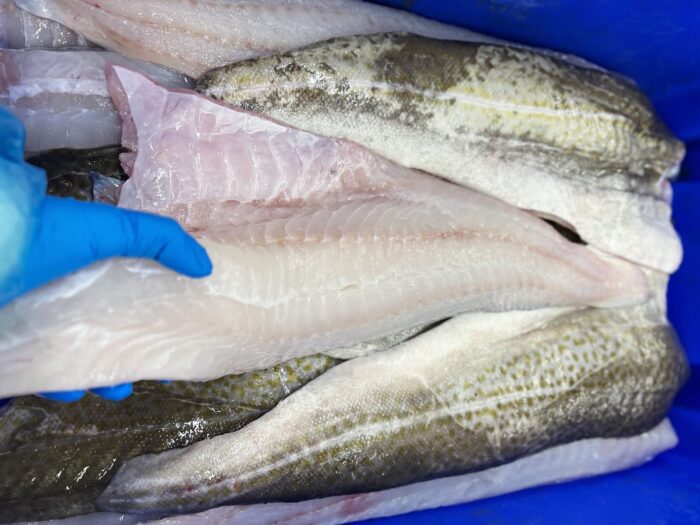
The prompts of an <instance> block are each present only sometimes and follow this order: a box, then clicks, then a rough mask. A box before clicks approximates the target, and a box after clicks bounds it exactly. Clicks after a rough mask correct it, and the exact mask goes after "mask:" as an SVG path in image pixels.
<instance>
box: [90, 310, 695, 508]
mask: <svg viewBox="0 0 700 525" xmlns="http://www.w3.org/2000/svg"><path fill="white" fill-rule="evenodd" d="M661 299H662V300H663V298H661ZM537 316H539V318H538V317H537ZM548 316H549V318H548ZM528 327H529V328H530V330H529V331H528V330H527V328H528ZM474 333H478V334H479V336H477V337H475V336H474V335H473V334H474ZM687 373H688V365H687V362H686V360H685V357H684V355H683V352H682V349H681V348H680V346H679V345H678V342H677V339H676V338H675V334H674V332H673V329H672V328H671V327H670V326H669V325H668V324H667V321H666V319H665V316H664V315H663V308H662V307H659V306H658V305H657V304H656V301H651V302H648V303H646V304H644V305H641V306H635V307H628V308H619V309H613V310H600V309H584V310H582V311H576V312H570V313H566V314H563V315H559V316H556V317H555V318H554V319H552V318H551V314H550V313H545V312H544V311H542V310H540V311H534V312H506V313H493V314H471V315H467V316H462V317H458V318H455V319H452V320H450V321H447V322H446V323H444V324H442V325H440V326H439V327H437V328H435V329H433V330H431V331H429V332H427V333H425V334H423V335H421V336H418V337H417V338H415V339H413V340H411V341H409V342H407V343H404V344H402V345H400V346H398V347H396V348H394V349H390V350H387V351H384V352H380V353H377V354H373V355H371V356H368V357H363V358H358V359H354V360H351V361H347V362H345V363H342V364H340V365H338V366H336V367H334V368H333V369H331V370H329V371H328V372H326V373H325V374H323V375H322V376H320V377H318V378H316V379H315V380H314V381H312V382H310V383H308V384H307V385H306V386H304V388H302V389H300V390H298V391H297V392H295V393H294V394H292V395H291V396H289V397H288V398H286V399H285V400H284V401H282V402H281V403H280V404H278V405H277V406H276V407H275V408H274V409H273V410H272V411H270V412H268V413H267V414H265V415H263V416H262V417H261V418H259V419H257V420H256V421H253V422H252V423H250V424H248V425H247V426H246V427H244V428H242V429H241V430H238V431H236V432H233V433H230V434H225V435H221V436H217V437H214V438H212V439H209V440H206V441H201V442H199V443H195V444H193V445H191V446H188V447H185V448H183V449H178V450H169V451H165V452H162V453H159V454H152V455H144V456H140V457H137V458H134V459H132V460H130V461H128V462H127V463H126V464H125V465H124V466H123V467H122V468H121V469H120V470H119V472H118V473H117V475H116V476H115V477H114V478H112V481H111V483H110V485H108V487H107V489H106V490H105V492H104V493H103V494H102V496H100V499H99V500H98V503H97V504H98V507H100V508H103V509H105V510H117V511H121V512H127V513H128V512H135V513H138V512H151V513H172V512H183V511H185V512H187V511H193V510H201V509H203V508H208V507H211V506H216V505H221V504H224V503H238V504H248V503H267V502H272V501H301V500H309V499H313V498H319V497H326V496H336V495H348V494H353V493H362V492H367V491H374V490H382V489H386V488H391V487H395V486H401V485H406V484H408V483H413V482H417V481H423V480H426V479H431V478H435V477H443V476H449V475H457V474H463V473H466V472H470V471H477V470H483V469H485V468H489V467H492V466H496V465H499V464H505V463H509V462H511V461H514V460H516V459H519V458H521V457H523V456H526V455H529V454H533V453H535V452H539V451H541V450H544V449H546V448H549V447H552V446H556V445H559V444H563V443H567V442H572V441H577V440H580V439H585V438H592V437H626V436H631V435H636V434H639V433H640V432H644V431H647V430H649V429H651V428H653V427H654V426H655V425H656V424H658V423H659V422H660V421H661V420H662V419H663V417H664V416H665V414H666V411H667V410H668V408H669V407H670V404H671V402H672V400H673V398H674V396H675V394H676V392H677V391H678V389H679V388H680V386H681V385H682V384H683V382H684V381H685V379H686V378H687Z"/></svg>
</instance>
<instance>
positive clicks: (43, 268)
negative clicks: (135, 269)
mask: <svg viewBox="0 0 700 525" xmlns="http://www.w3.org/2000/svg"><path fill="white" fill-rule="evenodd" d="M111 257H141V258H148V259H153V260H155V261H158V262H160V263H161V264H163V265H164V266H167V267H168V268H171V269H172V270H175V271H176V272H179V273H182V274H184V275H187V276H189V277H205V276H207V275H209V274H210V273H211V271H212V264H211V261H210V260H209V256H208V255H207V253H206V250H204V248H202V247H201V246H200V245H199V244H198V243H197V241H195V240H194V239H193V238H192V237H191V236H190V235H189V234H188V233H187V232H185V230H183V229H182V227H181V226H180V225H179V224H178V223H177V222H175V221H174V220H172V219H168V218H165V217H159V216H156V215H151V214H148V213H141V212H136V211H131V210H125V209H121V208H116V207H114V206H110V205H106V204H98V203H90V202H80V201H76V200H73V199H63V198H57V197H46V198H45V199H44V202H43V203H42V206H41V211H40V217H39V222H38V229H37V231H36V234H35V236H34V239H33V240H32V242H31V243H30V246H29V249H28V252H27V254H26V257H25V261H26V263H25V265H24V272H23V273H24V287H23V288H24V291H28V290H30V289H32V288H35V287H37V286H40V285H42V284H44V283H46V282H48V281H51V280H53V279H56V278H58V277H61V276H63V275H66V274H68V273H71V272H73V271H75V270H78V269H80V268H82V267H85V266H88V265H90V264H92V263H93V262H96V261H99V260H102V259H108V258H111Z"/></svg>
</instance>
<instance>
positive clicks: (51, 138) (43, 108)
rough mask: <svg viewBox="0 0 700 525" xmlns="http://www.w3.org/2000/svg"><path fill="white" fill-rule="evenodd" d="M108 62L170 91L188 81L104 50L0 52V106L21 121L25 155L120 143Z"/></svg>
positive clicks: (3, 50) (119, 127)
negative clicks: (125, 68)
mask: <svg viewBox="0 0 700 525" xmlns="http://www.w3.org/2000/svg"><path fill="white" fill-rule="evenodd" d="M107 64H119V65H124V66H128V67H130V68H132V69H136V70H138V71H141V72H142V73H144V74H146V75H148V76H149V77H150V78H152V79H153V80H155V81H156V82H158V83H159V84H162V85H164V86H168V87H187V86H188V85H190V82H191V81H190V79H188V78H187V77H186V76H185V75H183V74H181V73H175V72H174V71H171V70H169V69H167V68H164V67H162V66H157V65H154V64H149V63H147V62H142V61H140V60H131V59H128V58H125V57H123V56H121V55H119V54H117V53H112V52H107V51H96V50H91V51H53V50H44V49H27V50H10V49H2V50H0V104H2V105H4V106H7V107H8V109H10V110H11V111H12V112H13V113H14V114H15V115H16V116H17V117H19V118H20V120H21V121H22V122H23V124H24V126H25V129H26V132H27V140H26V144H25V149H26V150H27V151H39V150H47V149H55V148H73V149H81V148H95V147H99V146H106V145H114V144H119V143H120V139H121V124H120V121H119V115H118V114H117V112H116V109H115V108H114V104H112V100H111V99H110V97H109V93H108V92H107V82H106V80H105V66H106V65H107Z"/></svg>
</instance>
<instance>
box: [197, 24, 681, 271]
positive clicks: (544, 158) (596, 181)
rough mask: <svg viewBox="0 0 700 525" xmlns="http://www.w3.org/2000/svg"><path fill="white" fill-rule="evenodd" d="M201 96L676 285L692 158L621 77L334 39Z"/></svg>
mask: <svg viewBox="0 0 700 525" xmlns="http://www.w3.org/2000/svg"><path fill="white" fill-rule="evenodd" d="M196 89H197V90H198V91H199V92H200V93H202V94H204V95H207V96H210V97H213V98H215V99H220V100H223V101H224V102H226V103H229V104H231V105H235V106H239V107H242V108H244V109H247V110H250V111H254V112H258V113H263V114H265V115H267V116H269V117H271V118H274V119H276V120H278V121H281V122H284V123H285V124H288V125H290V126H292V127H295V128H298V129H302V130H304V131H309V132H312V133H316V134H318V135H324V136H329V137H337V138H342V139H347V140H351V141H353V142H357V143H359V144H361V145H363V146H365V147H367V148H369V149H371V150H373V151H374V152H376V153H378V154H380V155H382V156H384V157H386V158H388V159H389V160H392V161H394V162H397V163H399V164H403V165H404V166H408V167H410V168H414V169H418V170H423V171H425V172H428V173H431V174H433V175H437V176H439V177H442V178H445V179H447V180H449V181H451V182H454V183H456V184H460V185H463V186H467V187H470V188H472V189H475V190H478V191H481V192H483V193H486V194H488V195H491V196H493V197H497V198H499V199H501V200H503V201H505V202H507V203H509V204H511V205H513V206H515V207H517V208H521V209H526V210H530V211H533V212H535V213H536V214H537V215H539V216H541V217H544V218H548V219H553V220H555V221H556V222H558V223H559V224H563V225H565V226H567V227H569V228H570V229H571V230H573V231H575V232H576V233H577V234H578V235H579V236H580V237H581V238H582V239H583V240H584V241H586V242H587V243H588V244H590V245H591V246H593V247H595V248H597V249H600V250H602V251H605V252H607V253H610V254H613V255H616V256H619V257H622V258H625V259H628V260H630V261H633V262H636V263H638V264H641V265H643V266H646V267H649V268H652V269H655V270H661V271H663V272H666V273H673V272H674V271H675V270H676V269H677V268H678V266H679V264H680V261H681V257H682V248H681V243H680V240H679V238H678V235H677V234H676V232H675V231H674V229H673V226H672V224H671V220H670V217H671V209H670V197H671V195H670V194H671V188H670V185H669V184H668V181H667V180H666V178H668V177H670V176H673V175H674V174H675V173H677V171H678V166H679V164H680V161H681V159H682V158H683V155H684V153H685V148H684V146H683V144H682V143H681V142H680V141H678V140H677V139H675V138H674V137H673V136H672V135H671V134H670V133H669V132H668V130H667V129H666V127H665V126H664V124H663V123H662V122H661V121H660V120H659V118H658V117H657V116H656V114H655V113H654V110H653V108H652V106H651V104H650V103H649V101H648V100H647V99H646V97H645V96H644V95H643V94H642V93H641V92H640V91H639V90H638V89H637V88H636V87H635V86H634V85H633V84H632V83H631V82H630V81H627V80H625V79H624V78H622V77H619V76H616V75H614V74H611V73H608V72H605V71H602V70H600V69H592V68H584V67H580V66H577V65H574V64H572V63H570V62H569V61H566V60H562V59H561V58H558V57H555V56H552V55H548V54H542V53H540V52H537V51H533V50H528V49H522V48H517V47H509V46H504V45H493V44H484V43H473V42H471V43H470V42H450V41H442V40H433V39H430V38H424V37H420V36H416V35H410V34H405V33H384V34H377V35H371V36H355V37H346V38H336V39H333V40H329V41H326V42H322V43H319V44H315V45H312V46H309V47H306V48H303V49H299V50H296V51H291V52H288V53H283V54H279V55H274V56H270V57H263V58H257V59H253V60H248V61H244V62H241V63H237V64H231V65H229V66H226V67H223V68H221V69H218V70H214V71H211V72H209V73H207V74H205V75H204V76H203V77H202V78H201V79H200V80H199V81H198V83H197V86H196Z"/></svg>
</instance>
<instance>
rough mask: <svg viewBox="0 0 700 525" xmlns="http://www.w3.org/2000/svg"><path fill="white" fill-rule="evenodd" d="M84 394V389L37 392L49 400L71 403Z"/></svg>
mask: <svg viewBox="0 0 700 525" xmlns="http://www.w3.org/2000/svg"><path fill="white" fill-rule="evenodd" d="M84 395H85V390H66V391H64V392H44V393H41V394H39V396H40V397H45V398H46V399H50V400H51V401H58V402H60V403H72V402H74V401H78V400H80V399H82V397H83V396H84Z"/></svg>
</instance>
